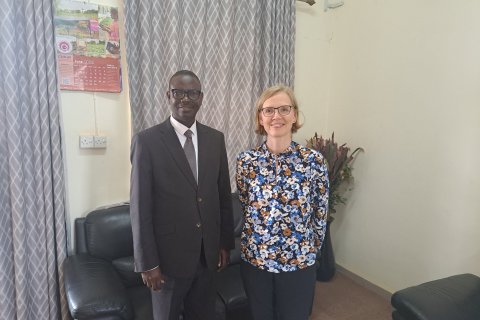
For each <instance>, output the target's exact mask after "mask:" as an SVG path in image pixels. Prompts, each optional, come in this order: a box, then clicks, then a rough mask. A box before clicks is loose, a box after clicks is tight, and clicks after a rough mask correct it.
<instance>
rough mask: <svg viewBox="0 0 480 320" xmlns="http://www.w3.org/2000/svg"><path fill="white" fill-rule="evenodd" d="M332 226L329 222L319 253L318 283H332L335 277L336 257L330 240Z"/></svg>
mask: <svg viewBox="0 0 480 320" xmlns="http://www.w3.org/2000/svg"><path fill="white" fill-rule="evenodd" d="M330 224H331V222H327V231H326V233H325V239H324V240H323V244H322V247H321V248H320V250H319V251H318V253H317V281H323V282H326V281H330V280H331V279H332V278H333V276H334V275H335V255H334V254H333V246H332V239H331V238H330Z"/></svg>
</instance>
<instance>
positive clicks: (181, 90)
mask: <svg viewBox="0 0 480 320" xmlns="http://www.w3.org/2000/svg"><path fill="white" fill-rule="evenodd" d="M170 92H171V93H172V97H173V98H174V99H175V100H182V99H183V98H185V97H188V99H189V100H192V101H196V100H198V99H200V97H201V96H202V93H203V92H202V91H201V90H197V89H192V90H183V89H170ZM175 92H177V93H181V94H182V96H181V97H180V98H178V97H176V93H175ZM192 92H193V93H198V97H197V98H196V99H192V98H191V97H190V93H192Z"/></svg>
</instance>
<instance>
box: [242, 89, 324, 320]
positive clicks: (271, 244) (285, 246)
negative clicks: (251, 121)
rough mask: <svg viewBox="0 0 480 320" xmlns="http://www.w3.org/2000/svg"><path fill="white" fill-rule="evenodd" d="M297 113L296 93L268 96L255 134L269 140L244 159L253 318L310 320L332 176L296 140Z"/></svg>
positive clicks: (246, 270) (246, 269)
mask: <svg viewBox="0 0 480 320" xmlns="http://www.w3.org/2000/svg"><path fill="white" fill-rule="evenodd" d="M298 113H299V111H298V105H297V101H296V99H295V96H294V94H293V91H292V90H291V89H290V88H288V87H285V86H274V87H271V88H268V89H267V90H265V91H264V92H263V93H262V95H261V96H260V98H259V99H258V101H257V107H256V132H257V133H259V134H262V135H265V136H266V140H265V142H263V143H262V144H261V145H260V146H259V147H257V148H254V149H252V150H248V151H245V152H242V153H240V154H239V156H238V158H237V177H236V179H237V188H238V192H239V196H240V201H241V204H242V208H243V211H244V214H245V225H244V228H243V232H242V237H241V248H242V260H243V261H242V264H241V271H242V278H243V282H244V286H245V289H246V292H247V296H248V299H249V303H250V307H251V311H252V314H253V317H254V319H261V320H273V319H285V320H306V319H308V316H309V314H310V310H311V306H312V302H313V295H314V292H315V261H316V260H315V258H316V254H317V250H319V248H320V246H321V244H322V242H323V239H324V236H325V231H326V217H327V215H326V214H327V208H328V175H327V166H326V163H325V160H324V158H323V156H322V155H321V154H320V153H319V152H318V151H316V150H312V149H309V148H306V147H304V146H301V145H299V144H298V143H296V142H294V141H292V133H294V132H296V131H297V130H298V129H299V128H300V124H299V123H298Z"/></svg>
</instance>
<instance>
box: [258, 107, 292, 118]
mask: <svg viewBox="0 0 480 320" xmlns="http://www.w3.org/2000/svg"><path fill="white" fill-rule="evenodd" d="M283 107H289V108H288V112H287V113H285V114H282V113H280V108H283ZM266 109H269V110H273V113H272V114H271V115H266V114H265V112H264V110H266ZM292 109H294V107H293V106H290V105H283V106H279V107H265V108H261V109H260V110H258V111H259V112H261V113H262V115H263V116H264V117H267V118H271V117H273V116H274V115H275V111H277V113H278V114H279V115H280V116H288V115H289V114H290V112H292Z"/></svg>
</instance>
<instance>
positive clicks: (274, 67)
mask: <svg viewBox="0 0 480 320" xmlns="http://www.w3.org/2000/svg"><path fill="white" fill-rule="evenodd" d="M125 19H126V22H125V24H126V42H127V44H126V49H127V63H128V77H129V86H130V103H131V111H132V112H131V114H132V131H133V133H137V132H139V131H141V130H143V129H146V128H148V127H151V126H153V125H155V124H157V123H160V122H162V121H163V120H165V119H166V118H167V117H168V116H169V115H170V109H169V106H168V100H167V98H166V95H165V94H166V91H167V90H168V80H169V78H170V76H171V75H172V74H173V73H175V72H176V71H178V70H181V69H189V70H192V71H193V72H195V73H196V74H197V75H198V76H199V77H200V80H201V82H202V85H203V88H202V89H203V91H204V93H205V94H204V100H203V105H202V108H201V109H200V112H199V114H198V116H197V119H198V120H199V121H200V122H202V123H204V124H206V125H209V126H212V127H214V128H216V129H218V130H220V131H222V132H223V133H224V134H225V138H226V144H227V152H228V155H229V163H230V169H231V177H232V182H233V179H234V168H235V158H236V156H237V154H238V153H239V152H240V151H243V150H245V149H247V148H251V147H253V146H255V145H257V144H258V143H259V142H260V140H261V137H259V136H257V135H256V134H255V133H254V105H255V101H256V99H257V98H258V96H259V94H260V93H261V92H262V91H263V90H264V89H265V88H267V87H268V86H271V85H273V84H278V83H283V84H286V85H290V86H292V85H293V80H294V46H295V1H294V0H237V1H224V0H203V1H200V0H163V1H157V0H142V1H136V0H125Z"/></svg>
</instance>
